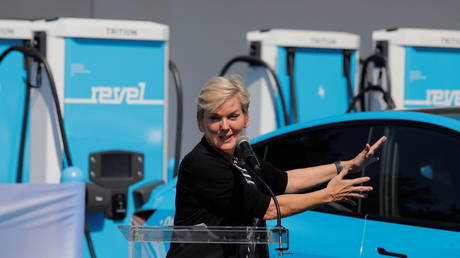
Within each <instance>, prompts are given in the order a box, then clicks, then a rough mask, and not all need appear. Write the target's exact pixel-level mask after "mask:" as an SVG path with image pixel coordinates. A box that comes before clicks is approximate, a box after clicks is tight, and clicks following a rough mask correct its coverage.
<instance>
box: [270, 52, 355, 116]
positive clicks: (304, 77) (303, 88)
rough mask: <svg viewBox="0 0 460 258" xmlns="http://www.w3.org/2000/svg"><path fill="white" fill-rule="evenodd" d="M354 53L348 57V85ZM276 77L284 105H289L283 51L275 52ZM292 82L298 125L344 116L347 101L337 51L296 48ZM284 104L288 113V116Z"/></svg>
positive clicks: (285, 59) (340, 53) (290, 105)
mask: <svg viewBox="0 0 460 258" xmlns="http://www.w3.org/2000/svg"><path fill="white" fill-rule="evenodd" d="M355 55H356V51H352V53H351V57H350V66H349V67H350V69H351V70H350V77H351V85H354V79H355V78H354V77H355V73H356V69H355V66H356V61H355V60H356V56H355ZM277 71H278V76H279V78H280V80H281V84H282V88H283V93H284V95H285V98H286V100H287V101H286V102H288V103H290V102H291V96H290V89H289V87H290V86H289V85H290V81H289V80H290V78H289V76H288V73H287V50H286V48H285V47H279V48H278V63H277ZM294 80H295V86H296V87H295V91H296V93H295V94H296V97H295V99H296V100H297V113H298V122H305V121H311V120H314V119H319V118H323V117H327V116H332V115H338V114H344V113H345V112H346V111H347V108H348V105H349V103H350V101H351V98H350V96H349V94H348V89H347V79H346V76H345V74H344V54H343V50H341V49H325V48H296V52H295V56H294ZM292 111H293V110H292V103H290V104H288V113H289V114H290V115H292V114H293V112H292Z"/></svg>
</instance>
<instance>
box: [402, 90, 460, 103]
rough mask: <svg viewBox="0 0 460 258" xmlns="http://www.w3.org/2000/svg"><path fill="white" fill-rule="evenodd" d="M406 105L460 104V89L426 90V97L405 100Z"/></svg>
mask: <svg viewBox="0 0 460 258" xmlns="http://www.w3.org/2000/svg"><path fill="white" fill-rule="evenodd" d="M404 104H405V105H417V106H460V90H440V89H434V90H426V99H423V100H405V101H404Z"/></svg>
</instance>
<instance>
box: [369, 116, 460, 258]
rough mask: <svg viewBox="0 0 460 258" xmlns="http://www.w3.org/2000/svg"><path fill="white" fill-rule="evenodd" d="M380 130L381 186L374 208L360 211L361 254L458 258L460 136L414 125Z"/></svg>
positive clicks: (390, 126)
mask: <svg viewBox="0 0 460 258" xmlns="http://www.w3.org/2000/svg"><path fill="white" fill-rule="evenodd" d="M384 130H385V132H386V134H387V135H388V141H387V144H386V146H385V149H384V156H383V160H382V161H381V164H382V165H384V167H385V168H384V170H383V171H384V172H383V173H382V175H381V179H382V180H383V181H384V184H382V185H383V187H382V188H381V189H380V194H381V199H380V201H379V202H378V207H374V209H370V210H366V208H364V210H363V211H362V212H364V213H366V214H367V215H366V216H367V220H366V224H365V231H364V237H363V239H364V241H363V251H362V256H363V257H382V258H383V257H460V232H459V231H460V166H459V160H460V134H459V133H458V132H456V131H453V130H450V129H445V128H442V127H439V126H434V125H428V124H421V123H415V122H405V123H395V122H391V123H390V124H388V125H387V126H386V127H385V129H384ZM366 201H368V200H366ZM366 201H365V202H366Z"/></svg>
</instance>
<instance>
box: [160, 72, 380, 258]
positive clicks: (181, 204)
mask: <svg viewBox="0 0 460 258" xmlns="http://www.w3.org/2000/svg"><path fill="white" fill-rule="evenodd" d="M248 108H249V94H248V92H247V91H246V89H245V87H244V85H243V83H242V82H241V81H240V80H239V78H238V77H234V76H233V77H228V78H226V77H214V78H211V79H210V80H209V81H208V83H207V84H206V85H205V86H204V88H203V89H202V90H201V92H200V95H199V97H198V111H197V122H198V128H199V130H200V131H201V132H202V133H203V134H204V136H203V138H202V139H201V141H200V143H198V144H197V145H196V147H195V148H194V149H193V150H192V151H191V152H190V153H189V154H187V155H186V156H185V158H184V159H183V161H182V163H181V166H180V170H179V175H178V182H177V193H176V214H175V217H174V224H175V225H176V226H191V225H203V226H264V225H265V224H264V220H270V219H275V218H276V216H277V212H276V208H275V205H274V202H273V200H272V199H271V197H270V196H269V195H268V194H267V192H266V191H265V190H264V188H263V187H262V185H261V182H260V181H258V179H257V178H256V177H251V176H250V175H249V174H248V173H245V172H247V171H246V170H245V169H244V167H242V166H241V164H240V162H239V161H238V156H237V152H236V151H235V148H236V140H237V139H238V138H239V137H240V136H242V135H243V129H244V128H246V127H247V126H248V122H249V117H248ZM385 140H386V138H385V137H382V138H381V139H380V140H379V141H377V142H376V143H375V144H374V145H373V146H372V147H371V146H369V145H366V147H365V148H364V150H363V151H362V152H361V153H359V154H358V155H357V156H356V157H355V158H354V159H352V160H350V161H341V162H337V163H336V164H327V165H322V166H317V167H311V168H301V169H295V170H290V171H281V170H279V169H277V168H275V167H273V166H272V165H270V164H269V163H268V162H262V164H261V166H262V169H261V172H260V175H259V176H260V177H261V178H262V179H263V180H264V181H265V182H266V183H267V184H268V185H269V186H270V188H271V189H272V191H273V192H274V193H275V195H276V196H277V199H278V202H279V204H280V210H281V216H282V217H286V216H291V215H294V214H297V213H300V212H303V211H306V210H309V209H312V208H314V207H316V206H318V205H321V204H325V203H328V202H334V201H349V200H350V199H349V198H352V197H354V198H364V197H365V194H364V193H362V192H366V191H371V190H372V187H370V186H362V185H360V184H362V183H365V182H367V181H369V179H370V178H368V177H361V178H356V179H351V180H345V179H343V177H344V176H345V175H346V174H347V173H349V172H352V173H353V172H358V171H359V170H361V169H362V168H364V167H366V166H367V165H369V164H370V163H372V162H374V161H376V160H377V158H374V157H373V154H374V151H375V149H377V148H378V147H379V146H380V144H382V143H383V142H384V141H385ZM306 151H308V150H306ZM342 167H343V169H342ZM340 170H341V171H340ZM328 181H329V183H328V184H327V187H326V188H324V189H321V190H318V191H314V192H310V193H299V192H302V191H305V190H307V189H309V188H311V187H314V186H317V185H319V184H321V183H324V182H328ZM296 193H298V194H296ZM248 256H249V257H266V256H267V250H266V247H265V246H263V245H258V246H257V249H256V250H254V249H253V248H251V247H248V246H244V245H229V244H224V245H216V244H214V245H211V244H209V245H208V244H172V245H171V248H170V250H169V252H168V257H248Z"/></svg>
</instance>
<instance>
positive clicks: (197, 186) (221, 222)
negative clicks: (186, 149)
mask: <svg viewBox="0 0 460 258" xmlns="http://www.w3.org/2000/svg"><path fill="white" fill-rule="evenodd" d="M261 166H262V169H261V171H262V172H261V173H260V174H259V176H260V177H261V178H262V179H263V180H264V181H265V182H266V183H267V184H268V185H269V186H270V188H271V189H272V191H273V192H274V194H275V195H279V194H282V193H284V191H285V189H286V185H287V173H286V172H284V171H281V170H279V169H277V168H275V167H273V166H272V165H271V164H269V163H267V162H262V164H261ZM253 182H254V183H253ZM176 191H177V192H176V214H175V217H174V225H175V226H193V225H198V224H205V225H206V226H255V224H254V221H257V220H255V218H263V216H264V215H265V212H266V211H267V208H268V205H269V204H270V198H271V197H270V196H269V195H268V194H267V191H266V190H265V189H264V188H263V186H262V185H261V183H260V182H259V181H258V180H257V179H256V178H253V177H250V176H249V178H248V175H247V174H246V177H245V176H243V174H242V172H241V171H240V170H239V169H238V168H237V166H235V165H234V164H232V163H231V162H230V161H228V160H227V159H226V158H225V157H224V156H223V155H222V154H221V153H219V152H218V151H217V150H215V149H214V148H213V147H211V145H209V143H208V142H207V141H206V139H205V137H203V138H202V139H201V142H200V143H198V144H197V146H195V148H194V149H193V150H192V151H191V152H190V153H189V154H187V155H186V156H185V158H184V159H183V160H182V163H181V166H180V169H179V175H178V180H177V188H176ZM258 226H264V223H263V224H258ZM258 246H259V245H258ZM262 247H263V248H259V250H258V251H257V254H258V255H257V257H264V256H266V255H267V253H266V248H265V247H264V246H263V245H262ZM247 249H248V248H247V246H246V247H244V246H242V245H233V244H223V245H219V244H171V248H170V250H169V252H168V257H187V258H191V257H241V256H244V257H246V253H247V251H246V250H247ZM245 252H246V253H245Z"/></svg>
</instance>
